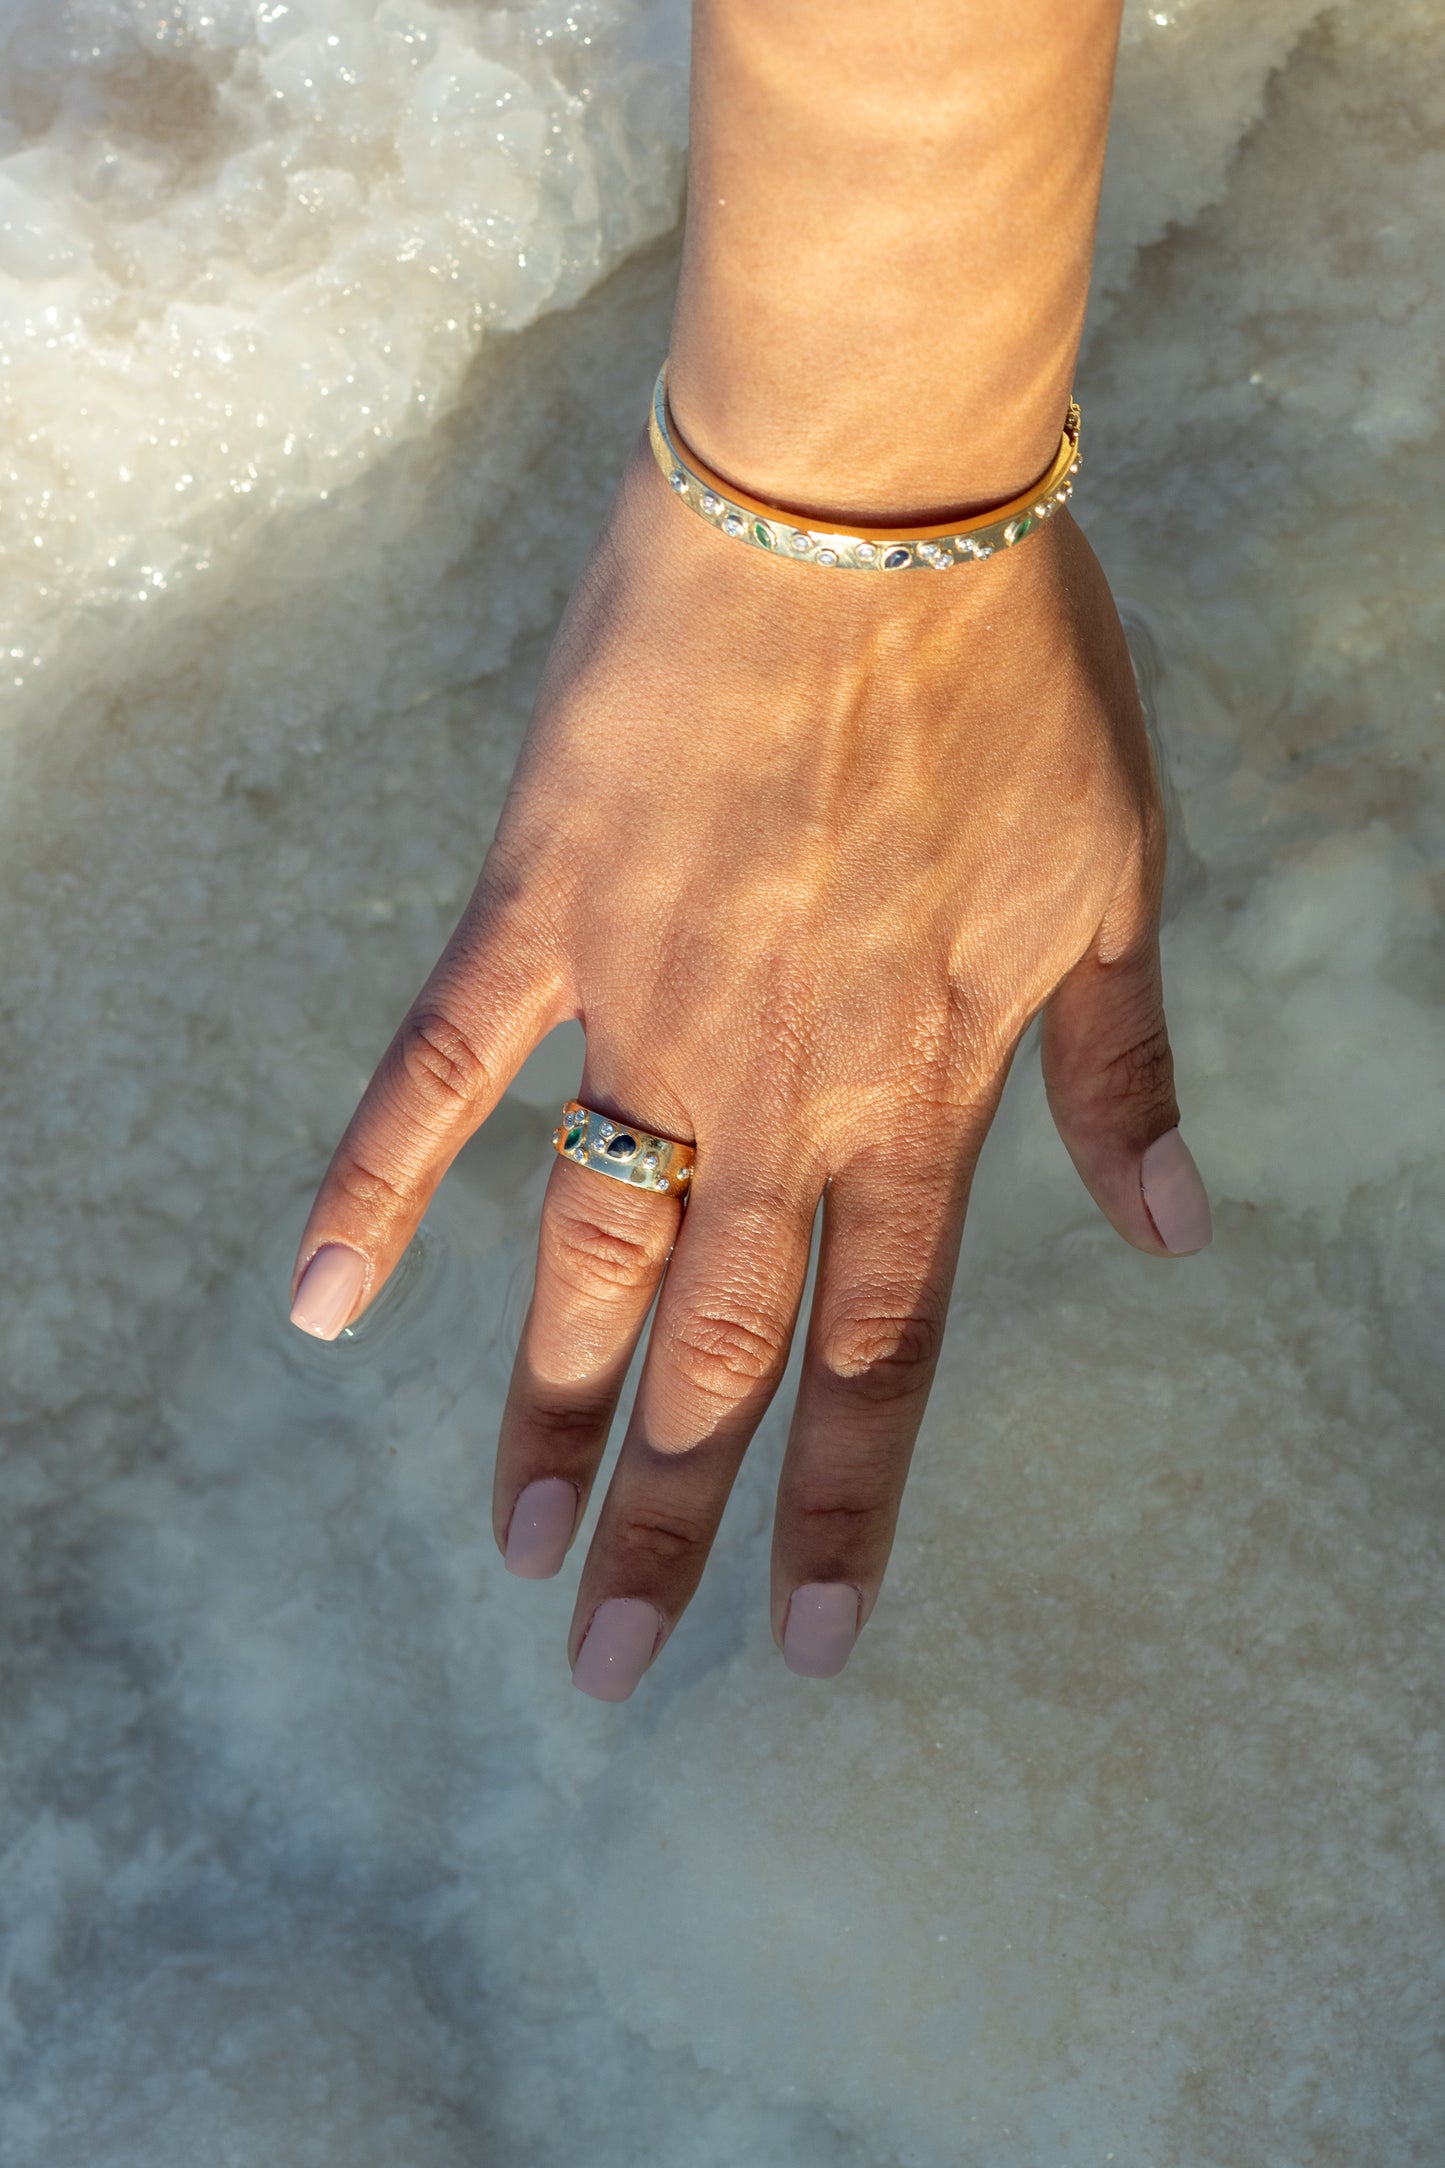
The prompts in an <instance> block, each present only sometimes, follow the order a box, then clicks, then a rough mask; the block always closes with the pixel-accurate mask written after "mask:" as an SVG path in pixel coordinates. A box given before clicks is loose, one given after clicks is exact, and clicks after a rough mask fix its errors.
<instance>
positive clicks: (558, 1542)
mask: <svg viewBox="0 0 1445 2168" xmlns="http://www.w3.org/2000/svg"><path fill="white" fill-rule="evenodd" d="M576 1519H577V1486H576V1484H575V1483H569V1482H568V1481H567V1479H566V1477H565V1476H560V1475H548V1476H543V1477H542V1478H541V1480H540V1481H539V1482H536V1483H529V1484H528V1485H527V1488H526V1489H525V1490H524V1491H523V1492H522V1495H521V1496H520V1498H518V1500H517V1503H516V1504H515V1505H514V1506H513V1508H512V1518H511V1520H510V1522H509V1523H508V1525H507V1548H506V1552H505V1554H504V1557H505V1563H506V1568H507V1571H508V1573H515V1574H518V1575H520V1577H521V1578H522V1580H524V1581H548V1580H550V1579H551V1577H552V1575H553V1574H554V1573H559V1572H560V1571H561V1568H562V1561H563V1559H564V1558H565V1557H566V1556H567V1546H568V1544H569V1543H570V1542H571V1541H572V1529H573V1525H574V1523H575V1522H576Z"/></svg>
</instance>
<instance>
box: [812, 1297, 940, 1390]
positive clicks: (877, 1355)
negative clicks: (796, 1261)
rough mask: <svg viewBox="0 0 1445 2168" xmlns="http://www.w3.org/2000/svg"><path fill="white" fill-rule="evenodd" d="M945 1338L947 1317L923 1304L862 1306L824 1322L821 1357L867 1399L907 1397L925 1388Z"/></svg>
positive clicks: (834, 1374) (828, 1367)
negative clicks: (931, 1312) (907, 1307)
mask: <svg viewBox="0 0 1445 2168" xmlns="http://www.w3.org/2000/svg"><path fill="white" fill-rule="evenodd" d="M942 1343H943V1321H942V1319H941V1318H939V1317H937V1316H931V1315H929V1314H927V1313H926V1312H923V1311H919V1310H891V1309H882V1308H865V1307H858V1308H856V1309H851V1310H847V1311H844V1312H843V1314H842V1315H841V1316H839V1317H836V1318H834V1319H833V1321H832V1322H831V1323H830V1324H829V1326H828V1327H827V1328H826V1330H825V1332H824V1335H823V1344H822V1359H823V1362H824V1364H825V1365H826V1367H827V1369H828V1370H829V1371H830V1372H831V1374H832V1375H833V1376H834V1377H835V1378H838V1379H841V1380H842V1381H843V1382H844V1383H845V1384H846V1385H847V1386H848V1388H849V1390H850V1391H852V1392H855V1393H859V1394H861V1395H862V1396H863V1397H864V1398H865V1399H868V1400H882V1401H888V1400H906V1399H907V1398H908V1397H909V1396H910V1395H911V1394H913V1393H917V1392H921V1391H924V1390H925V1389H926V1388H927V1385H928V1382H929V1380H930V1379H931V1377H932V1375H933V1370H934V1366H935V1364H936V1363H937V1361H938V1354H939V1349H940V1347H941V1346H942Z"/></svg>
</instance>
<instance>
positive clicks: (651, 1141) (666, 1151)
mask: <svg viewBox="0 0 1445 2168" xmlns="http://www.w3.org/2000/svg"><path fill="white" fill-rule="evenodd" d="M552 1142H553V1144H554V1145H555V1146H556V1147H557V1150H558V1151H559V1152H560V1153H561V1155H562V1157H563V1158H564V1159H575V1160H576V1162H577V1164H578V1166H579V1167H590V1168H591V1169H592V1171H593V1173H594V1174H610V1175H611V1176H612V1179H613V1180H614V1182H626V1183H627V1184H628V1186H629V1187H630V1188H632V1189H666V1190H673V1191H676V1193H677V1194H678V1195H679V1196H680V1197H681V1198H682V1200H683V1202H684V1204H685V1203H686V1202H687V1193H688V1188H689V1186H690V1184H691V1182H692V1170H693V1165H694V1162H695V1161H696V1159H697V1152H696V1150H695V1149H694V1147H693V1146H692V1145H690V1144H679V1143H678V1141H677V1139H676V1138H675V1137H654V1136H653V1135H652V1134H651V1132H650V1131H648V1130H646V1129H639V1128H638V1127H637V1126H636V1124H635V1123H632V1122H618V1121H614V1120H613V1118H612V1116H611V1115H610V1114H598V1113H596V1112H595V1111H594V1110H593V1109H592V1108H591V1107H584V1106H583V1104H582V1102H581V1100H580V1099H569V1100H568V1101H567V1102H566V1104H565V1105H564V1106H563V1108H562V1119H561V1121H560V1122H559V1123H558V1125H557V1127H556V1128H555V1129H554V1130H553V1132H552Z"/></svg>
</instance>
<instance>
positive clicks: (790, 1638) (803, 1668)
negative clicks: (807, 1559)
mask: <svg viewBox="0 0 1445 2168" xmlns="http://www.w3.org/2000/svg"><path fill="white" fill-rule="evenodd" d="M862 1609H863V1599H862V1597H861V1596H860V1595H859V1593H858V1591H857V1589H856V1588H854V1587H853V1585H852V1583H851V1582H849V1581H810V1582H809V1583H808V1584H807V1586H806V1587H804V1588H795V1589H794V1590H793V1594H792V1598H791V1600H790V1601H789V1604H788V1616H787V1618H786V1620H785V1621H784V1624H783V1662H784V1663H785V1664H786V1665H787V1667H788V1669H789V1671H796V1672H797V1674H798V1676H799V1677H800V1678H803V1679H836V1678H837V1676H838V1673H839V1672H840V1671H841V1670H842V1668H843V1666H844V1664H846V1663H847V1661H848V1658H849V1656H850V1655H851V1654H852V1652H853V1643H854V1642H855V1641H856V1640H857V1638H858V1619H859V1616H860V1614H861V1612H862Z"/></svg>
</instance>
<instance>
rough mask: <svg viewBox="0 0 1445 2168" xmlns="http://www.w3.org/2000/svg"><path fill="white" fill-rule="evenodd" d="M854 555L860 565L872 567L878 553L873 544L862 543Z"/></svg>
mask: <svg viewBox="0 0 1445 2168" xmlns="http://www.w3.org/2000/svg"><path fill="white" fill-rule="evenodd" d="M853 554H854V556H855V557H856V558H857V559H858V562H859V564H860V565H871V564H872V562H873V560H874V558H875V557H876V556H877V555H878V552H877V550H876V549H875V548H874V547H873V544H872V543H871V542H860V543H859V544H858V547H857V549H856V550H855V551H854V553H853Z"/></svg>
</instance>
